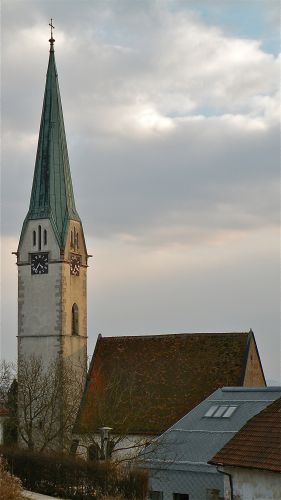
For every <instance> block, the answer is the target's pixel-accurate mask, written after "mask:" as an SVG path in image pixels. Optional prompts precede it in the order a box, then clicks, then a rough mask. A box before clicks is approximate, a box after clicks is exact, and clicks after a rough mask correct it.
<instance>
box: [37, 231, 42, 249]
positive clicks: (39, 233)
mask: <svg viewBox="0 0 281 500" xmlns="http://www.w3.org/2000/svg"><path fill="white" fill-rule="evenodd" d="M41 232H42V230H41V226H38V248H39V250H41Z"/></svg>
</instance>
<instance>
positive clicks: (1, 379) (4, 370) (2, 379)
mask: <svg viewBox="0 0 281 500" xmlns="http://www.w3.org/2000/svg"><path fill="white" fill-rule="evenodd" d="M15 376H16V369H15V365H14V363H11V362H8V361H5V360H1V361H0V401H2V403H7V400H8V394H9V389H10V387H11V384H12V382H13V380H14V379H15Z"/></svg>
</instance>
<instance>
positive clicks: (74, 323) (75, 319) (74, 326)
mask: <svg viewBox="0 0 281 500" xmlns="http://www.w3.org/2000/svg"><path fill="white" fill-rule="evenodd" d="M71 334H72V335H79V314H78V306H77V304H73V306H72V320H71Z"/></svg>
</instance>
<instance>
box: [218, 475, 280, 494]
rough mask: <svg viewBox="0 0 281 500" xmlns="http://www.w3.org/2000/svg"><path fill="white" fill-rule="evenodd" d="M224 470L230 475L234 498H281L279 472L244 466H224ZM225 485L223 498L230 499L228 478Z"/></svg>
mask: <svg viewBox="0 0 281 500" xmlns="http://www.w3.org/2000/svg"><path fill="white" fill-rule="evenodd" d="M225 471H226V472H228V473H229V474H231V475H232V481H233V495H234V500H280V499H281V474H279V473H277V472H270V471H263V470H259V469H247V468H244V467H243V468H242V467H225ZM225 485H226V489H225V500H230V498H231V497H230V491H229V481H228V480H227V481H226V482H225Z"/></svg>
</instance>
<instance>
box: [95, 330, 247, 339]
mask: <svg viewBox="0 0 281 500" xmlns="http://www.w3.org/2000/svg"><path fill="white" fill-rule="evenodd" d="M249 333H250V332H248V331H236V332H223V331H221V332H202V331H200V332H185V333H183V332H180V333H154V334H146V333H143V334H141V335H109V336H100V339H102V340H105V339H118V340H119V339H138V338H142V339H152V338H161V337H180V336H182V337H186V336H190V335H238V334H239V335H242V334H243V335H246V334H249Z"/></svg>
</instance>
